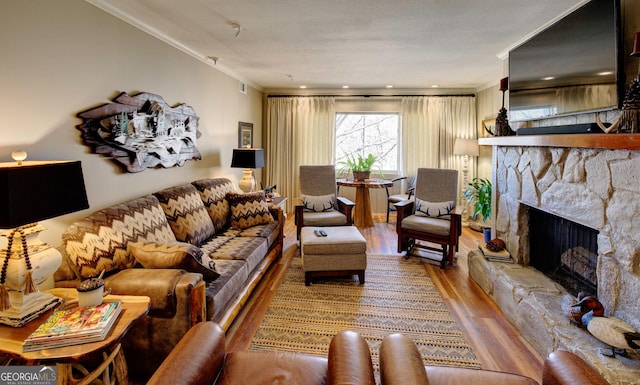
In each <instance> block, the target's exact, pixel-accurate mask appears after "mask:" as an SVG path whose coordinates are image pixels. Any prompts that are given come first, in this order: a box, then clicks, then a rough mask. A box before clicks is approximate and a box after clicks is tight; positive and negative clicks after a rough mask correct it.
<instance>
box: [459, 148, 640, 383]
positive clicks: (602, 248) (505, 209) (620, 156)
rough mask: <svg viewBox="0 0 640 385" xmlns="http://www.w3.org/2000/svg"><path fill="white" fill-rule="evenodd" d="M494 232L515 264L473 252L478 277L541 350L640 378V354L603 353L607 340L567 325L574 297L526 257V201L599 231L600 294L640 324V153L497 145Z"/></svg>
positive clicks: (629, 379)
mask: <svg viewBox="0 0 640 385" xmlns="http://www.w3.org/2000/svg"><path fill="white" fill-rule="evenodd" d="M494 170H495V171H494V172H495V174H494V176H493V180H494V184H495V186H494V190H495V206H494V210H495V211H494V213H495V216H494V218H495V225H494V226H495V234H497V236H498V237H500V238H502V239H504V240H505V241H506V244H507V248H508V249H509V251H510V252H511V253H512V255H513V257H514V259H515V260H516V264H501V263H495V262H487V261H486V260H484V258H482V256H481V254H479V253H478V252H475V251H474V252H472V253H470V255H469V259H468V261H469V271H470V274H471V276H472V278H473V279H474V280H475V281H476V282H478V284H479V285H480V286H481V287H482V288H483V289H484V290H485V291H486V292H487V293H488V294H489V295H490V296H491V297H492V298H493V299H494V300H495V301H496V303H497V304H498V306H500V308H501V309H502V310H503V312H504V313H505V315H506V316H507V318H508V319H509V320H510V321H511V322H512V323H513V324H514V325H515V326H516V327H517V328H518V329H519V330H520V331H521V333H522V334H523V336H525V338H527V340H528V341H529V342H530V343H531V344H532V346H534V347H535V349H536V350H537V351H538V352H539V353H540V354H541V355H543V356H546V355H547V354H548V353H550V352H551V351H553V350H557V349H563V350H569V351H573V352H575V353H576V354H578V355H580V356H582V357H583V358H585V359H586V360H588V361H589V362H591V363H592V364H593V365H594V366H596V367H597V368H598V369H599V370H600V371H601V372H602V373H603V375H604V376H605V377H606V378H607V380H608V381H609V382H611V383H612V384H625V385H626V384H638V379H639V378H640V354H638V352H634V353H633V354H632V355H631V356H630V357H628V358H608V357H604V356H602V355H599V354H598V352H597V348H598V347H603V346H604V345H603V344H602V343H600V342H599V341H597V340H596V339H595V338H593V337H592V336H591V335H590V334H589V333H588V332H587V331H586V330H583V329H580V328H578V327H576V326H573V325H570V324H569V322H568V319H567V317H566V316H565V315H564V312H563V311H562V308H563V303H564V304H566V303H568V302H569V301H571V300H572V299H573V298H572V297H571V296H569V295H568V294H567V293H566V291H565V290H564V289H563V288H562V287H561V286H560V285H558V284H556V283H555V282H553V281H551V280H550V279H548V278H547V277H546V276H544V275H543V274H542V273H540V272H539V271H537V270H535V269H534V268H532V267H528V264H529V247H528V246H529V243H528V242H529V234H528V208H527V206H531V207H535V208H538V209H540V210H543V211H546V212H549V213H552V214H554V215H558V216H560V217H563V218H566V219H569V220H571V221H574V222H576V223H580V224H583V225H585V226H588V227H590V228H593V229H596V230H598V231H599V234H598V267H597V279H598V293H597V296H598V298H599V299H600V301H601V302H602V303H603V304H604V306H605V309H606V314H607V315H609V316H615V317H618V318H620V319H622V320H624V321H625V322H627V323H629V324H631V325H633V326H634V327H635V328H636V329H637V330H640V301H639V298H640V236H639V235H638V234H639V231H638V226H637V224H636V222H635V221H636V220H637V218H638V216H639V214H640V173H639V172H638V170H640V152H639V151H630V150H609V149H592V148H560V147H526V146H506V145H505V146H502V145H501V146H496V147H494Z"/></svg>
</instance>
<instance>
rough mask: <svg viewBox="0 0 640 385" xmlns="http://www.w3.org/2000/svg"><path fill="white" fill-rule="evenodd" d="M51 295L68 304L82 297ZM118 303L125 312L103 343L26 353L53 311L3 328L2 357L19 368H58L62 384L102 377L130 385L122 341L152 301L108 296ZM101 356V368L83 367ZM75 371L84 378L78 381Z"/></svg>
mask: <svg viewBox="0 0 640 385" xmlns="http://www.w3.org/2000/svg"><path fill="white" fill-rule="evenodd" d="M47 292H49V293H51V294H53V295H56V296H59V297H62V298H66V299H67V300H73V299H76V298H77V296H78V293H77V291H76V290H75V289H62V288H57V289H51V290H47ZM115 301H120V302H122V311H121V313H120V315H119V316H118V319H117V320H116V322H115V324H114V325H113V327H112V328H111V331H110V332H109V334H108V335H107V337H106V338H105V339H104V340H103V341H98V342H90V343H86V344H81V345H72V346H64V347H60V348H53V349H42V350H38V351H34V352H23V351H22V345H23V343H24V340H25V339H26V338H27V337H28V336H29V335H30V334H31V333H33V331H34V330H35V329H37V328H38V326H40V325H41V324H42V323H43V322H44V321H45V320H46V319H47V318H49V316H50V315H51V313H53V310H50V311H48V312H46V313H44V314H43V315H41V316H40V317H38V318H36V319H35V320H33V321H31V322H29V323H28V324H26V325H24V326H23V327H20V328H13V327H10V326H4V325H0V354H1V355H3V356H7V357H10V358H12V359H14V360H15V361H16V363H17V364H19V365H49V364H55V365H56V366H57V367H58V384H65V385H66V384H69V385H84V384H89V383H91V382H92V381H94V380H95V379H97V378H98V377H100V376H102V382H103V383H105V384H113V383H115V382H117V383H118V384H127V383H128V375H127V363H126V361H125V358H124V352H123V351H122V349H121V346H120V341H121V340H122V338H123V337H124V336H125V334H126V333H127V331H128V330H129V329H130V328H131V326H132V325H133V323H134V322H135V321H137V320H138V319H140V318H141V317H142V316H144V315H146V314H147V312H148V311H149V302H150V299H149V297H144V296H123V295H107V296H106V297H105V298H104V302H115ZM100 356H102V360H103V362H102V363H101V364H100V365H98V367H97V368H95V369H93V370H88V369H86V368H85V367H84V366H83V365H82V363H83V362H86V361H88V360H93V359H95V358H96V357H100ZM74 371H75V372H76V373H81V374H82V375H83V376H84V377H82V378H77V377H74V376H73V372H74ZM110 373H113V376H114V379H113V380H115V381H113V380H112V379H111V378H110V375H111V374H110Z"/></svg>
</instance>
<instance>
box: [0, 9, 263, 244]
mask: <svg viewBox="0 0 640 385" xmlns="http://www.w3.org/2000/svg"><path fill="white" fill-rule="evenodd" d="M0 47H2V53H1V56H2V58H1V60H0V77H1V78H0V79H1V81H0V101H1V103H0V116H2V124H0V161H10V160H11V158H10V154H11V152H12V151H14V150H16V149H24V150H26V151H27V152H28V153H29V158H30V159H32V160H36V159H42V160H45V159H72V160H81V161H82V167H83V171H84V177H85V183H86V188H87V195H88V198H89V204H90V209H88V210H85V211H82V212H78V213H74V214H69V215H66V216H63V217H59V218H56V219H53V220H48V221H45V222H43V224H44V225H45V226H46V227H48V228H49V230H48V231H46V232H44V233H43V234H42V239H43V240H45V241H46V242H48V243H50V244H52V245H54V246H57V245H59V243H60V235H61V233H62V232H63V231H64V229H65V228H66V227H67V226H68V225H69V224H70V223H71V222H73V221H74V220H77V219H79V218H81V217H83V216H85V215H87V214H89V213H90V212H93V211H96V210H99V209H101V208H104V207H107V206H109V205H111V204H114V203H117V202H121V201H123V200H126V199H130V198H135V197H138V196H140V195H144V194H148V193H151V192H154V191H157V190H160V189H162V188H165V187H170V186H173V185H177V184H180V183H187V182H189V181H192V180H195V179H198V178H204V177H211V176H227V177H230V178H231V179H232V180H237V179H239V178H240V177H241V176H242V170H240V169H231V168H229V165H230V164H231V153H232V149H233V148H234V147H237V141H238V121H244V122H252V123H253V124H254V146H256V147H261V145H260V144H261V139H262V137H261V132H262V120H261V118H262V94H261V93H260V92H259V91H257V90H255V89H252V88H249V92H248V94H246V95H245V94H241V93H240V92H239V90H238V88H239V84H238V80H236V79H233V78H231V77H229V76H228V75H225V74H223V73H222V72H219V71H218V70H216V69H214V68H212V67H210V66H209V65H207V64H206V63H204V62H202V61H200V60H197V59H195V58H193V57H190V56H188V55H186V54H184V53H182V52H181V51H178V50H176V49H174V48H172V47H170V46H169V45H167V44H165V43H163V42H161V41H160V40H158V39H156V38H153V37H151V36H149V35H147V34H146V33H144V32H142V31H140V30H138V29H136V28H134V27H132V26H130V25H128V24H126V23H124V22H122V21H120V20H119V19H117V18H115V17H113V16H111V15H109V14H107V13H105V12H103V11H101V10H100V9H98V8H96V7H94V6H92V5H90V4H88V3H86V2H85V1H82V0H56V1H50V0H28V1H3V2H2V11H1V12H0ZM122 91H124V92H128V93H131V94H133V93H136V92H150V93H154V94H158V95H160V96H162V97H163V98H164V100H165V101H166V102H167V103H168V104H169V105H174V104H178V103H186V104H188V105H190V106H192V107H193V108H194V110H195V111H196V113H197V114H198V116H199V117H200V131H201V133H202V136H201V137H200V138H199V139H198V142H197V147H198V149H199V150H200V152H201V154H202V160H200V161H195V160H193V161H187V162H186V164H185V165H184V166H183V167H173V168H169V169H148V170H146V171H143V172H140V173H127V172H125V171H123V170H122V168H121V167H120V166H119V165H118V164H117V163H115V162H114V161H111V160H109V159H107V158H105V157H103V156H102V155H98V154H94V153H92V150H90V148H89V147H88V146H86V145H85V144H84V143H83V142H82V139H81V136H80V134H81V131H80V130H78V129H77V128H76V126H77V125H78V124H80V123H81V119H79V118H77V117H76V114H77V113H78V112H80V111H83V110H86V109H89V108H92V107H95V106H97V105H100V104H103V103H108V102H110V101H111V99H112V98H113V97H115V96H116V95H117V94H119V93H120V92H122ZM258 174H259V173H258ZM42 187H43V188H46V186H42Z"/></svg>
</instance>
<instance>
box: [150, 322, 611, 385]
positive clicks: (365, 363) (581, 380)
mask: <svg viewBox="0 0 640 385" xmlns="http://www.w3.org/2000/svg"><path fill="white" fill-rule="evenodd" d="M543 370H544V371H543V375H542V385H575V384H580V385H608V383H607V382H606V380H605V379H604V378H603V377H602V376H601V375H600V374H599V373H598V372H596V371H595V370H594V369H593V368H592V367H591V366H589V365H588V364H587V363H586V362H585V361H583V360H582V359H581V358H579V357H578V356H576V355H575V354H573V353H570V352H566V351H557V352H554V353H552V354H551V355H549V357H548V358H547V359H546V360H545V363H544V369H543ZM380 377H381V385H395V384H398V385H427V384H431V385H454V384H474V385H482V384H490V385H496V384H501V385H537V382H536V381H534V380H533V379H531V378H528V377H524V376H519V375H516V374H510V373H501V372H494V371H490V370H480V369H466V368H453V367H442V366H440V367H436V366H424V364H423V362H422V358H421V356H420V352H419V351H418V349H417V348H416V346H415V344H414V343H413V341H411V340H410V339H409V338H408V337H406V336H404V335H401V334H392V335H390V336H387V337H385V339H384V340H383V342H382V344H381V346H380ZM374 383H375V380H374V375H373V365H372V362H371V355H370V351H369V347H368V344H367V342H366V341H365V340H364V339H363V338H362V337H361V336H360V335H359V334H357V333H355V332H351V331H343V332H340V333H338V334H337V335H336V336H334V337H333V339H332V340H331V344H330V346H329V352H328V358H326V359H325V358H319V357H312V356H307V355H304V354H298V353H278V352H253V351H252V352H245V351H243V352H232V353H227V352H226V351H225V340H224V332H223V331H222V329H221V328H220V327H219V326H218V325H216V324H215V323H212V322H203V323H201V324H198V325H196V326H195V327H193V328H192V329H191V330H189V332H188V333H187V334H186V335H185V336H184V338H183V339H182V340H181V341H180V342H179V343H178V345H176V347H175V349H174V350H173V351H172V352H171V354H169V356H168V357H167V359H166V360H165V361H164V362H163V363H162V365H161V366H160V367H159V368H158V370H157V371H156V372H155V373H154V375H153V377H152V378H151V379H150V381H149V382H148V383H147V384H148V385H165V384H166V385H173V384H182V385H205V384H207V385H211V384H215V385H230V384H242V385H259V384H264V385H267V384H296V385H325V384H330V385H338V384H344V385H347V384H349V385H351V384H358V385H373V384H374Z"/></svg>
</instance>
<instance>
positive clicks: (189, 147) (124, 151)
mask: <svg viewBox="0 0 640 385" xmlns="http://www.w3.org/2000/svg"><path fill="white" fill-rule="evenodd" d="M77 116H78V117H79V118H81V119H82V120H83V122H82V124H80V125H78V126H77V128H78V129H79V130H81V131H82V139H83V140H84V143H85V144H86V145H87V146H91V147H92V148H93V150H94V152H95V153H96V154H102V155H105V156H108V157H111V158H112V159H114V160H115V161H117V162H119V163H120V164H121V165H122V166H124V167H125V168H126V169H127V171H129V172H140V171H144V170H145V169H147V168H150V167H159V166H162V167H174V166H176V165H178V166H183V165H184V163H185V161H187V160H190V159H197V160H199V159H202V156H201V155H200V152H199V151H198V149H197V148H196V139H197V138H199V137H200V136H201V135H202V134H201V133H200V131H199V130H198V121H199V119H200V118H198V116H197V115H196V113H195V111H194V110H193V108H191V107H190V106H188V105H186V104H184V103H181V104H178V105H176V106H174V107H170V106H169V105H168V104H167V103H166V102H165V101H164V100H163V99H162V97H161V96H158V95H154V94H150V93H146V92H142V93H139V94H135V95H129V94H127V93H126V92H122V93H120V95H118V96H116V97H115V98H114V99H113V103H107V104H103V105H101V106H99V107H95V108H91V109H89V110H86V111H83V112H80V113H78V115H77Z"/></svg>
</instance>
